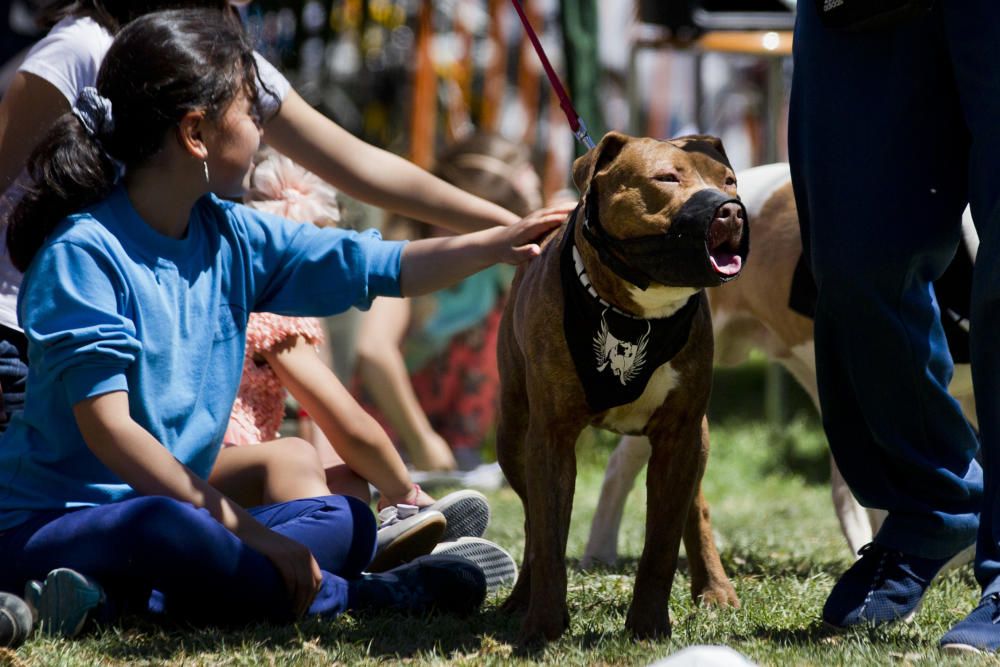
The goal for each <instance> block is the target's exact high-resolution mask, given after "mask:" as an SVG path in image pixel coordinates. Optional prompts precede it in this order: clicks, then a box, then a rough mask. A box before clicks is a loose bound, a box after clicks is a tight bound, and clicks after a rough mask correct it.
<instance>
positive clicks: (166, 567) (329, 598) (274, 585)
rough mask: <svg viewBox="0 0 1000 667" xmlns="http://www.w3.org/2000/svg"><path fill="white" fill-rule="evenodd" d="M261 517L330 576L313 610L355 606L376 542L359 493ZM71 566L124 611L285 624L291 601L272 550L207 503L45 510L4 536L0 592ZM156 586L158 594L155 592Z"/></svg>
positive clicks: (282, 506)
mask: <svg viewBox="0 0 1000 667" xmlns="http://www.w3.org/2000/svg"><path fill="white" fill-rule="evenodd" d="M250 513H251V514H252V515H253V516H254V517H256V519H257V520H258V521H260V522H261V523H263V524H264V525H266V526H268V527H270V528H271V529H273V530H274V531H275V532H278V533H281V534H282V535H285V536H287V537H289V538H291V539H294V540H296V541H298V542H300V543H302V544H304V545H305V546H307V547H309V549H310V551H312V553H313V556H314V557H315V558H316V561H317V563H318V564H319V567H320V569H321V570H322V573H323V583H322V586H321V588H320V591H319V593H318V594H317V595H316V599H315V600H314V601H313V604H312V606H311V607H310V609H309V613H310V614H318V615H322V616H336V615H337V614H339V613H341V612H343V611H345V610H346V609H347V606H348V584H347V580H349V579H353V578H356V577H358V575H359V574H360V573H361V572H362V570H364V569H365V567H366V566H367V565H368V563H369V561H370V560H371V558H372V554H373V553H374V549H375V520H374V517H373V515H372V512H371V510H370V509H369V508H368V506H367V505H365V504H364V503H363V502H361V501H360V500H357V499H356V498H349V497H346V496H325V497H321V498H308V499H304V500H296V501H292V502H287V503H278V504H275V505H267V506H262V507H256V508H253V509H252V510H250ZM57 567H68V568H72V569H74V570H77V571H79V572H81V573H83V574H86V575H88V576H90V577H93V578H94V579H95V580H97V581H98V582H99V583H100V584H101V585H102V586H103V587H104V589H105V593H106V595H107V597H108V601H109V604H108V608H109V609H112V610H114V611H115V612H117V613H125V612H136V611H143V610H145V609H146V608H147V606H148V607H149V608H150V609H151V610H153V611H165V612H169V613H170V614H172V615H176V616H178V617H181V618H183V619H185V620H188V621H191V622H196V623H212V624H230V623H247V622H253V621H265V620H266V621H273V622H284V621H289V620H291V618H292V608H291V599H290V597H289V594H288V591H287V589H286V588H285V585H284V583H283V581H282V579H281V576H280V575H279V573H278V570H277V569H276V568H275V567H274V565H272V564H271V561H269V560H268V559H267V558H266V557H264V556H263V555H262V554H260V553H259V552H257V551H255V550H253V549H251V548H250V547H248V546H247V545H246V544H244V543H243V542H241V541H240V540H239V539H238V538H237V537H236V536H235V535H233V534H232V533H231V532H229V531H228V530H227V529H226V528H224V527H223V526H222V524H220V523H219V522H218V521H216V520H215V519H213V518H212V516H211V515H209V513H208V511H206V510H204V509H195V508H194V507H193V506H192V505H189V504H187V503H182V502H179V501H176V500H173V499H170V498H164V497H159V496H146V497H142V498H135V499H132V500H126V501H123V502H120V503H114V504H111V505H103V506H98V507H88V508H85V509H78V510H68V511H55V512H46V513H42V514H39V515H38V516H37V517H35V518H33V519H31V520H30V521H28V522H27V523H24V524H21V525H19V526H16V527H14V528H12V529H10V530H8V531H6V532H4V533H0V590H5V591H11V592H14V593H20V592H21V590H22V589H23V587H24V584H25V582H27V581H28V580H29V579H43V578H44V577H45V575H46V573H47V572H48V571H49V570H52V569H54V568H57ZM154 592H155V594H154Z"/></svg>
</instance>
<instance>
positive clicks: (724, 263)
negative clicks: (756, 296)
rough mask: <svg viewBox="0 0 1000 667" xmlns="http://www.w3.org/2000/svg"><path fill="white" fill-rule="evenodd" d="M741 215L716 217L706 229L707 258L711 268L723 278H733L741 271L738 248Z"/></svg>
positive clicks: (741, 232)
mask: <svg viewBox="0 0 1000 667" xmlns="http://www.w3.org/2000/svg"><path fill="white" fill-rule="evenodd" d="M744 224H745V222H744V220H743V216H742V215H735V214H734V215H732V216H727V217H716V218H715V219H714V220H712V224H711V226H710V227H709V228H708V238H707V239H706V244H707V246H708V258H709V260H711V262H712V268H713V269H714V270H715V272H716V273H718V274H719V275H723V276H735V275H736V274H737V273H739V272H740V270H742V269H743V257H742V256H741V255H740V246H741V244H742V241H743V225H744Z"/></svg>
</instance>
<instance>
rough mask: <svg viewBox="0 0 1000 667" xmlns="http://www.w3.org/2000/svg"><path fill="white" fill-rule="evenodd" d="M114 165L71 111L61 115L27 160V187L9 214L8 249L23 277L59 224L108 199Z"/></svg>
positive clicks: (114, 171) (95, 139) (113, 181)
mask: <svg viewBox="0 0 1000 667" xmlns="http://www.w3.org/2000/svg"><path fill="white" fill-rule="evenodd" d="M117 174H118V167H117V165H116V164H115V163H114V162H113V161H112V160H111V158H110V157H109V156H108V155H107V153H105V152H104V149H103V148H102V147H101V144H100V142H99V141H98V139H97V138H96V137H94V136H91V134H90V133H89V132H88V131H87V130H86V128H85V127H84V124H83V121H82V120H81V119H80V118H79V117H77V116H76V115H75V114H74V113H72V112H70V113H67V114H65V115H63V116H62V117H61V118H60V119H59V120H58V121H56V124H55V125H54V126H53V127H52V129H51V130H50V131H49V133H48V135H46V137H45V138H44V139H43V140H42V142H41V143H40V144H39V145H38V146H37V147H36V148H35V150H34V151H33V152H32V154H31V156H30V157H29V158H28V175H29V176H30V177H31V180H32V184H31V185H30V187H28V188H27V189H26V191H25V193H24V195H23V196H22V197H21V199H20V201H18V203H17V204H16V206H15V207H14V210H13V211H12V212H11V215H10V219H9V221H8V224H7V250H8V252H9V253H10V258H11V261H12V262H13V264H14V266H15V267H17V269H18V270H19V271H21V272H22V273H24V272H25V271H27V270H28V265H29V264H31V260H32V259H33V258H34V256H35V253H37V252H38V249H39V248H41V247H42V243H43V242H44V241H45V239H46V238H47V237H48V235H49V234H50V233H51V232H52V230H53V229H54V228H55V226H56V224H58V223H59V221H60V220H62V219H63V218H65V217H66V216H67V215H69V214H71V213H75V212H77V211H79V210H80V209H82V208H85V207H86V206H88V205H90V204H93V203H95V202H97V201H100V200H101V199H103V198H104V197H106V196H107V195H108V193H109V192H110V191H111V188H112V187H113V186H114V184H115V180H116V178H117Z"/></svg>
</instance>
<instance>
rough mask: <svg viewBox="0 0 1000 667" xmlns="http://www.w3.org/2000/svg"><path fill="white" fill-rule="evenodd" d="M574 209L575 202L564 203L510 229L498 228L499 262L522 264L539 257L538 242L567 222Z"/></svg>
mask: <svg viewBox="0 0 1000 667" xmlns="http://www.w3.org/2000/svg"><path fill="white" fill-rule="evenodd" d="M574 208H576V202H575V201H573V202H570V201H566V202H562V203H561V204H558V205H556V206H550V207H548V208H543V209H540V210H538V211H535V212H534V213H531V214H530V215H528V216H526V217H524V218H523V219H521V220H520V221H519V222H517V223H515V224H513V225H511V226H510V227H502V228H498V231H497V237H498V238H497V252H498V253H499V256H498V258H497V261H500V262H504V263H506V264H520V263H522V262H525V261H527V260H529V259H531V258H533V257H537V256H538V255H539V254H540V253H541V252H542V249H541V247H540V246H539V245H538V241H540V240H541V239H542V238H544V237H545V235H546V234H548V233H549V232H550V231H552V230H553V229H554V228H556V227H558V226H559V225H561V224H562V223H564V222H566V218H567V217H568V216H569V214H570V212H571V211H572V210H573V209H574Z"/></svg>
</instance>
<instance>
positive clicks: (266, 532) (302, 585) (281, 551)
mask: <svg viewBox="0 0 1000 667" xmlns="http://www.w3.org/2000/svg"><path fill="white" fill-rule="evenodd" d="M258 526H260V528H259V529H258V528H256V527H254V529H252V530H249V531H247V534H245V535H244V534H241V535H240V539H242V540H243V541H244V542H246V543H247V544H248V545H249V546H250V547H252V548H254V549H256V550H257V551H259V552H260V553H262V554H264V555H265V556H266V557H267V558H268V560H270V561H271V563H273V564H274V566H275V567H276V568H278V573H279V574H280V575H281V578H282V580H284V582H285V588H287V589H288V596H289V597H290V598H291V602H292V611H293V612H294V614H295V618H302V617H303V616H305V613H306V612H307V611H309V605H311V604H312V601H313V598H315V597H316V593H318V592H319V587H320V584H321V583H322V582H323V575H322V574H321V573H320V569H319V564H318V563H317V562H316V559H315V558H314V557H313V555H312V552H311V551H309V548H308V547H306V546H305V545H304V544H301V543H299V542H296V541H295V540H293V539H291V538H288V537H285V536H284V535H281V534H279V533H276V532H274V531H273V530H271V529H270V528H266V527H265V526H263V525H261V524H258Z"/></svg>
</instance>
